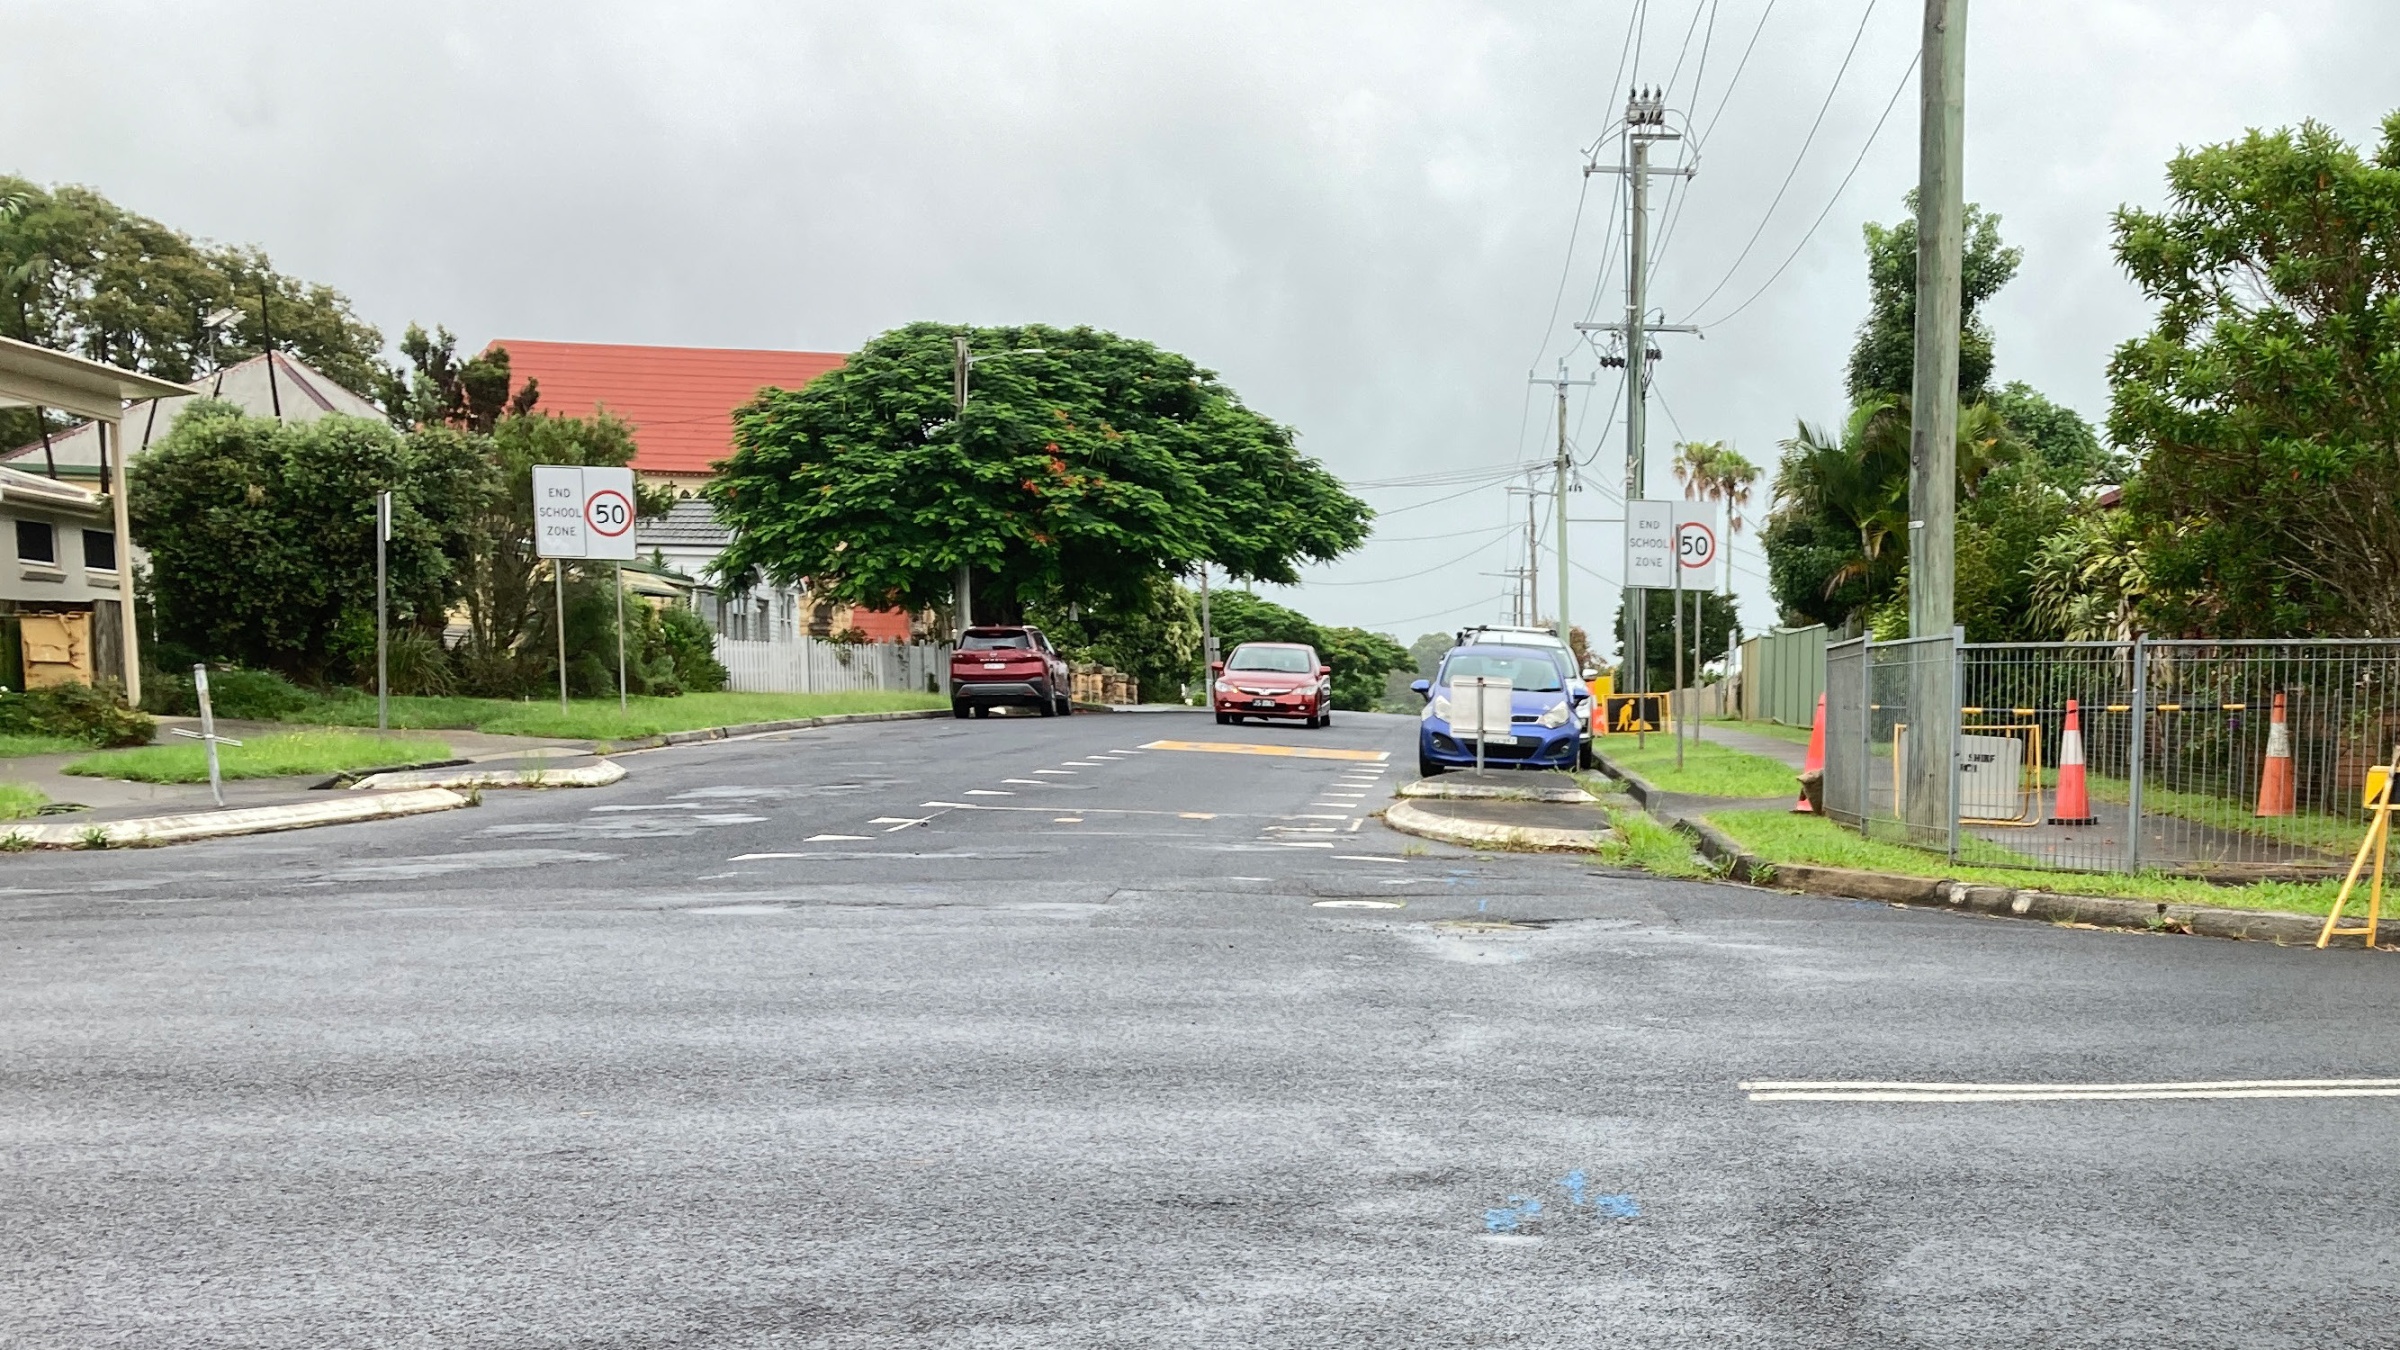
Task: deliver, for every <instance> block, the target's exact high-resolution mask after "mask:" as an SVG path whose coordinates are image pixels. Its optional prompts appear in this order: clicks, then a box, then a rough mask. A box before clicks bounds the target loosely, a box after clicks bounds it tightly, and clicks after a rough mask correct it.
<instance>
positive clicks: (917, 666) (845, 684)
mask: <svg viewBox="0 0 2400 1350" xmlns="http://www.w3.org/2000/svg"><path fill="white" fill-rule="evenodd" d="M717 660H718V661H720V662H722V663H723V664H724V666H725V670H726V673H727V675H729V676H730V677H731V678H730V679H729V680H728V681H727V687H728V688H731V689H734V690H737V691H739V692H742V693H745V694H829V693H844V692H848V691H850V690H855V689H890V690H895V691H903V692H910V693H919V694H922V693H943V694H946V693H948V692H950V648H949V646H948V645H947V644H944V643H932V642H860V643H855V644H853V643H846V642H825V641H821V640H820V639H817V638H807V637H804V638H796V639H793V640H791V641H787V642H736V641H734V640H733V639H731V638H725V637H720V638H718V639H717Z"/></svg>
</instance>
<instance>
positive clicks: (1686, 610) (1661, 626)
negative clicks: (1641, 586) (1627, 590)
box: [1617, 590, 1742, 689]
mask: <svg viewBox="0 0 2400 1350" xmlns="http://www.w3.org/2000/svg"><path fill="white" fill-rule="evenodd" d="M1643 594H1644V595H1646V596H1648V597H1649V603H1648V604H1646V605H1645V606H1644V607H1643V615H1644V622H1645V623H1646V624H1647V625H1648V632H1647V636H1648V642H1647V643H1646V644H1645V645H1646V646H1647V647H1648V649H1649V650H1648V656H1649V660H1648V662H1647V663H1646V664H1647V665H1648V666H1649V669H1650V682H1649V684H1648V685H1647V686H1645V687H1646V688H1650V689H1672V688H1674V687H1675V592H1673V591H1661V590H1649V591H1645V592H1643ZM1695 596H1697V597H1699V601H1700V635H1699V636H1700V657H1699V660H1700V661H1701V663H1703V664H1705V663H1706V662H1709V661H1713V660H1717V659H1720V658H1722V657H1723V656H1724V655H1725V645H1726V640H1727V639H1728V638H1729V637H1735V636H1738V635H1739V634H1740V633H1741V631H1742V619H1741V611H1740V608H1739V606H1737V605H1736V604H1735V603H1734V600H1733V597H1731V596H1728V595H1722V594H1719V593H1718V592H1716V591H1706V592H1700V591H1685V592H1684V593H1683V624H1684V628H1683V678H1684V683H1685V684H1687V685H1689V684H1696V683H1698V680H1697V679H1696V678H1695V677H1696V675H1697V672H1696V671H1695V670H1694V669H1693V656H1692V626H1691V625H1692V600H1693V598H1694V597H1695ZM1617 641H1618V643H1619V644H1620V646H1619V650H1621V651H1627V652H1630V651H1632V650H1633V630H1632V627H1631V616H1630V611H1628V610H1627V609H1626V607H1625V602H1624V600H1623V599H1621V598H1620V599H1619V600H1618V601H1617ZM1618 684H1619V687H1620V688H1622V687H1623V684H1624V682H1623V681H1622V680H1620V681H1619V682H1618Z"/></svg>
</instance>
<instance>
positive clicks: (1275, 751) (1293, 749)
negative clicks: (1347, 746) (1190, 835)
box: [1142, 741, 1392, 764]
mask: <svg viewBox="0 0 2400 1350" xmlns="http://www.w3.org/2000/svg"><path fill="white" fill-rule="evenodd" d="M1142 748H1143V749H1144V750H1196V751H1199V752H1200V753H1202V754H1209V755H1276V756H1280V757H1282V758H1284V759H1348V760H1365V761H1367V762H1369V763H1375V764H1380V763H1382V762H1383V761H1385V760H1387V759H1390V758H1391V757H1392V754H1391V752H1390V751H1389V750H1328V749H1325V748H1324V747H1322V746H1315V745H1249V744H1245V743H1243V742H1240V741H1152V742H1150V743H1149V744H1148V745H1145V746H1143V747H1142Z"/></svg>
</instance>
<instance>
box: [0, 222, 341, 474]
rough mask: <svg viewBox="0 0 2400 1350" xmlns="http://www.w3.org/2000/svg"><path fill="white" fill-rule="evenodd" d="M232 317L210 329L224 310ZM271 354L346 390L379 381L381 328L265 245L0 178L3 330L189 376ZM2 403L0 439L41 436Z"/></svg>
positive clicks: (171, 375) (149, 370)
mask: <svg viewBox="0 0 2400 1350" xmlns="http://www.w3.org/2000/svg"><path fill="white" fill-rule="evenodd" d="M224 309H232V310H235V311H238V317H236V318H235V319H233V320H232V321H231V322H230V323H229V324H227V325H225V326H224V327H222V328H219V329H216V330H213V331H212V330H211V329H209V328H207V327H206V326H205V325H204V324H203V323H202V320H203V319H205V318H207V317H208V316H209V315H211V314H213V313H216V312H217V311H219V310H224ZM270 331H272V334H273V337H274V343H275V346H276V347H277V348H279V349H280V350H283V351H286V352H289V353H291V354H292V355H294V356H296V357H298V358H299V359H300V360H303V361H306V362H307V363H308V364H310V365H312V366H315V367H316V368H317V369H319V370H322V371H324V372H325V373H326V374H327V375H330V376H332V377H333V378H334V379H335V380H336V381H337V382H339V383H340V384H342V385H343V386H344V387H346V388H349V389H355V390H359V391H362V392H364V391H367V390H370V389H373V388H374V387H375V380H376V374H377V370H378V366H377V353H378V351H379V350H380V349H381V348H382V346H383V336H382V334H380V333H378V332H377V331H376V330H375V329H374V328H373V327H372V326H371V325H369V324H366V323H364V322H362V321H360V320H359V318H358V316H357V315H356V314H354V313H352V312H351V308H350V302H349V300H348V299H346V298H345V297H343V295H342V294H341V293H340V292H338V291H335V290H333V289H332V288H330V287H327V286H322V285H317V284H314V283H310V282H305V281H302V280H300V279H299V278H296V277H292V276H287V275H285V274H284V273H281V272H278V271H277V270H275V267H274V264H273V263H272V261H271V260H270V259H269V258H268V256H267V255H266V254H265V253H264V252H263V251H261V250H259V249H256V248H249V247H235V246H226V245H220V244H211V243H207V242H204V241H201V240H196V239H194V238H192V237H191V236H190V235H187V234H184V233H183V232H182V231H180V230H176V229H174V228H172V227H170V226H167V225H164V224H162V223H160V222H158V221H155V220H152V219H150V218H148V217H147V216H142V215H137V214H135V213H134V212H131V211H127V210H125V209H124V208H122V207H120V206H118V205H116V204H115V203H113V202H111V201H109V200H108V199H107V198H106V197H103V196H101V195H100V194H99V193H97V192H94V191H92V190H91V189H89V188H83V187H57V188H43V187H40V186H38V185H36V184H34V183H31V182H28V181H27V180H25V179H22V178H14V177H9V176H6V175H0V333H6V334H7V335H8V336H10V337H13V338H17V339H19V340H21V341H25V342H31V343H35V344H38V345H40V346H44V347H50V348H55V349H57V350H60V351H73V352H79V353H81V354H82V355H85V356H88V357H91V358H93V359H94V360H99V361H107V362H109V363H111V364H114V365H119V366H125V367H128V368H130V369H133V370H139V371H141V372H143V373H145V374H149V375H156V376H159V377H160V378H163V379H169V380H178V381H186V380H191V379H193V378H195V377H196V376H198V375H200V374H201V373H203V372H204V371H206V370H208V369H210V368H212V367H213V366H218V365H230V364H232V363H234V362H236V361H241V360H245V359H247V358H249V357H252V356H256V355H257V354H258V353H260V352H262V351H264V350H266V344H267V338H268V335H269V332H270ZM31 418H32V413H31V411H30V410H27V409H6V410H0V438H4V439H5V443H6V445H8V446H9V447H12V448H13V447H14V446H17V445H20V444H23V443H24V442H25V441H26V440H30V439H32V438H33V437H34V436H35V435H37V434H38V429H37V428H36V426H35V424H34V423H33V422H32V420H31Z"/></svg>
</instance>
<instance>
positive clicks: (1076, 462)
mask: <svg viewBox="0 0 2400 1350" xmlns="http://www.w3.org/2000/svg"><path fill="white" fill-rule="evenodd" d="M962 333H963V334H964V335H965V336H966V337H967V338H968V339H969V341H970V343H971V345H972V347H973V349H974V350H976V351H978V352H984V353H993V354H998V353H1007V354H1008V355H1006V357H1005V358H1004V359H990V360H986V361H985V362H983V363H982V364H980V365H978V366H977V367H976V368H975V374H974V384H973V397H972V399H971V400H970V401H969V403H968V405H967V408H966V412H965V414H964V416H961V415H959V414H958V412H957V410H956V406H955V403H954V391H953V386H952V350H953V348H952V343H953V339H954V338H955V337H957V336H959V335H961V334H962ZM734 429H735V430H734V441H735V446H736V449H735V452H734V455H733V457H732V459H731V460H729V461H727V462H726V463H725V464H724V465H723V466H722V472H721V473H720V474H719V476H718V477H717V478H716V480H715V481H713V482H712V483H711V484H710V486H709V488H708V495H709V497H710V499H711V500H712V501H714V502H715V503H716V505H717V510H718V513H719V515H720V517H721V518H722V519H723V520H724V521H725V522H726V523H727V524H728V525H730V526H731V527H732V528H733V530H734V540H733V544H732V546H731V547H730V548H728V549H727V550H726V552H725V554H724V556H723V557H722V558H721V559H720V560H719V564H718V565H719V568H720V575H721V576H724V577H727V578H746V577H749V576H752V575H756V574H763V575H765V576H767V577H770V578H772V579H774V580H775V581H777V582H783V583H790V582H795V581H799V580H802V579H806V580H807V582H808V584H809V585H810V586H811V588H812V589H813V590H814V591H815V593H816V594H818V595H819V596H822V597H824V598H827V599H831V600H835V601H842V602H848V603H852V604H867V605H877V606H892V607H903V608H910V609H918V608H927V607H932V606H937V605H940V604H943V603H946V602H947V601H948V600H949V598H950V593H951V589H952V586H951V582H952V576H953V573H954V571H955V569H957V568H958V567H960V566H961V565H964V566H967V567H970V568H972V569H973V572H974V582H975V587H976V605H977V609H978V613H979V617H988V615H987V614H986V613H985V607H986V605H987V603H989V604H991V605H993V606H994V610H993V612H1004V611H1005V608H1006V607H1008V606H1011V605H1014V606H1022V605H1026V604H1038V603H1047V604H1084V605H1093V604H1100V603H1103V602H1109V601H1119V602H1122V601H1123V600H1124V599H1125V598H1127V597H1132V596H1136V595H1138V594H1139V593H1140V592H1141V590H1142V588H1143V587H1144V586H1145V585H1147V584H1148V583H1149V580H1150V579H1151V578H1153V577H1155V576H1157V575H1160V574H1166V575H1171V576H1180V575H1183V574H1184V573H1186V572H1188V571H1189V570H1190V569H1191V568H1192V567H1194V566H1195V565H1197V564H1198V563H1200V562H1202V561H1203V560H1206V561H1213V562H1215V563H1217V564H1219V565H1220V566H1223V567H1224V568H1225V569H1226V570H1227V571H1228V572H1230V573H1231V574H1232V575H1234V576H1235V577H1237V578H1251V579H1255V580H1260V581H1274V582H1286V583H1288V582H1292V581H1296V580H1297V579H1298V577H1297V573H1296V571H1295V569H1296V568H1297V567H1298V566H1299V565H1301V564H1302V563H1305V562H1311V561H1324V560H1328V559H1332V558H1335V557H1338V556H1340V555H1341V554H1343V553H1345V552H1348V551H1349V550H1351V549H1353V548H1355V547H1357V546H1358V544H1359V543H1360V542H1361V541H1363V540H1364V538H1365V537H1366V531H1367V522H1368V518H1369V513H1368V511H1367V508H1366V507H1365V506H1364V505H1363V504H1361V503H1360V502H1358V501H1357V500H1356V499H1354V498H1352V497H1351V496H1350V495H1349V494H1348V493H1346V492H1344V491H1342V489H1341V486H1340V484H1339V483H1338V482H1337V481H1336V480H1335V479H1334V478H1333V476H1332V475H1331V474H1329V473H1327V472H1326V471H1325V470H1324V469H1323V468H1322V467H1320V466H1319V465H1318V464H1317V463H1316V462H1315V461H1314V460H1312V459H1310V458H1308V457H1307V456H1305V455H1302V454H1301V453H1300V452H1299V450H1298V448H1297V447H1296V445H1295V444H1294V439H1293V435H1292V432H1291V431H1290V430H1289V429H1288V428H1285V427H1282V426H1279V425H1277V424H1276V423H1274V422H1272V421H1270V420H1269V419H1267V418H1266V417H1264V416H1261V415H1260V414H1259V413H1257V412H1255V411H1253V410H1251V409H1250V408H1248V407H1246V406H1245V405H1244V404H1243V403H1242V402H1241V400H1240V399H1239V398H1238V397H1236V396H1235V395H1234V393H1233V391H1232V390H1230V389H1228V388H1226V387H1225V386H1224V385H1223V384H1221V383H1219V382H1218V380H1217V378H1216V376H1215V375H1214V374H1213V373H1211V372H1209V371H1207V370H1204V369H1201V368H1200V367H1199V366H1197V365H1194V364H1193V363H1192V362H1191V361H1189V360H1188V359H1186V358H1184V357H1182V356H1178V355H1176V354H1175V353H1173V352H1168V351H1163V350H1161V349H1160V348H1157V347H1154V346H1152V345H1150V344H1149V343H1146V342H1138V341H1134V340H1132V339H1128V338H1122V337H1118V336H1117V335H1115V334H1113V333H1104V332H1100V331H1097V330H1095V329H1090V328H1075V329H1061V328H1049V327H1041V326H1029V327H1022V328H978V329H966V330H962V329H958V328H953V327H948V326H944V325H939V324H929V323H928V324H913V325H911V326H909V327H906V328H901V329H897V330H894V331H892V332H889V333H885V334H883V335H882V336H880V337H878V338H876V339H875V340H874V341H872V342H870V343H868V344H867V345H866V347H865V348H863V349H862V350H860V351H859V352H857V353H856V354H854V355H853V356H851V357H850V358H849V360H848V361H847V362H846V363H845V364H844V365H843V366H842V368H841V369H839V370H836V371H833V372H831V373H829V374H827V375H824V376H822V377H820V378H818V379H817V380H815V381H813V382H811V383H810V384H809V385H808V386H807V387H806V388H805V389H801V390H796V391H794V390H781V389H770V390H765V391H763V392H761V393H760V395H759V397H758V398H757V399H755V400H754V401H752V402H751V403H749V404H748V405H746V406H744V407H743V408H742V409H740V410H739V411H738V412H737V413H736V414H735V417H734Z"/></svg>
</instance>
